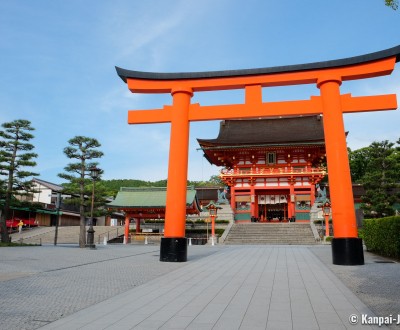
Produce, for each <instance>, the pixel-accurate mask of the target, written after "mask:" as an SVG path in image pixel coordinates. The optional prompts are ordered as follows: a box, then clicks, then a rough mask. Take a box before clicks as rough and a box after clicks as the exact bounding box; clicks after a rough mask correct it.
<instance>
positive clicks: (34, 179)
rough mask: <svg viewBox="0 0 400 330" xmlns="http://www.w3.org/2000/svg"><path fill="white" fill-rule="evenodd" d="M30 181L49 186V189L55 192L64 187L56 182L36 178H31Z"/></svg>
mask: <svg viewBox="0 0 400 330" xmlns="http://www.w3.org/2000/svg"><path fill="white" fill-rule="evenodd" d="M32 181H33V182H36V183H38V184H40V185H42V186H44V187H46V188H49V189H51V190H52V191H55V192H61V191H62V190H63V189H64V187H63V186H60V185H58V184H55V183H51V182H48V181H44V180H40V179H38V178H33V179H32Z"/></svg>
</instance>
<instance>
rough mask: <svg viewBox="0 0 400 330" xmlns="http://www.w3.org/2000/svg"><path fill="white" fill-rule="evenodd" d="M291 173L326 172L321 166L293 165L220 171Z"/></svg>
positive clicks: (238, 173)
mask: <svg viewBox="0 0 400 330" xmlns="http://www.w3.org/2000/svg"><path fill="white" fill-rule="evenodd" d="M293 174H295V175H296V174H322V175H325V174H326V170H325V168H323V167H311V166H304V167H293V166H285V167H271V168H258V167H257V168H254V169H253V168H251V169H250V170H242V169H239V168H236V169H231V170H227V169H223V170H222V171H221V176H223V177H224V176H225V177H226V176H249V175H251V176H266V175H267V176H268V175H271V176H277V175H293Z"/></svg>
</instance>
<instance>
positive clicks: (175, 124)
mask: <svg viewBox="0 0 400 330" xmlns="http://www.w3.org/2000/svg"><path fill="white" fill-rule="evenodd" d="M171 94H172V97H173V109H172V111H171V138H170V149H169V163H168V183H167V204H166V212H165V229H164V236H165V237H163V238H162V239H161V247H160V261H177V262H181V261H186V260H187V242H186V241H187V240H186V238H185V225H186V191H187V169H188V158H189V105H190V99H191V97H192V95H193V92H192V90H191V89H188V88H176V89H174V90H172V93H171Z"/></svg>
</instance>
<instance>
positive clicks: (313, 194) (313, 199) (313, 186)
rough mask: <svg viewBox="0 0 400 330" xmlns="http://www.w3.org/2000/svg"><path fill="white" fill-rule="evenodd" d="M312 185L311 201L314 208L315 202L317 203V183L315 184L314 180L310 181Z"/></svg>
mask: <svg viewBox="0 0 400 330" xmlns="http://www.w3.org/2000/svg"><path fill="white" fill-rule="evenodd" d="M310 184H311V190H310V201H311V206H313V205H314V202H315V183H314V180H310Z"/></svg>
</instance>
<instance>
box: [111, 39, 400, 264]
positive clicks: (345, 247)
mask: <svg viewBox="0 0 400 330" xmlns="http://www.w3.org/2000/svg"><path fill="white" fill-rule="evenodd" d="M399 60H400V46H397V47H394V48H390V49H387V50H383V51H380V52H376V53H371V54H367V55H362V56H356V57H351V58H346V59H340V60H334V61H326V62H316V63H308V64H300V65H290V66H279V67H270V68H260V69H249V70H231V71H215V72H188V73H152V72H139V71H130V70H124V69H121V68H117V73H118V75H119V76H120V77H121V78H122V80H123V81H124V82H126V83H127V85H128V88H129V90H130V91H131V92H133V93H170V94H171V95H172V105H165V106H164V107H163V108H162V109H156V110H151V111H149V110H142V111H129V114H128V123H129V124H146V123H166V122H170V123H171V139H170V153H169V167H168V187H167V206H166V219H165V237H164V238H163V239H162V240H161V248H160V260H161V261H186V260H187V242H186V238H185V191H186V182H187V167H188V152H189V151H188V146H189V123H190V122H191V121H202V120H221V119H222V120H224V119H245V118H265V117H275V116H278V117H279V116H293V115H320V114H322V115H323V117H324V135H325V146H326V154H327V163H328V169H329V186H330V193H331V202H332V219H333V227H334V239H333V240H332V256H333V263H334V264H341V265H358V264H364V254H363V248H362V241H361V239H359V238H358V232H357V226H356V217H355V212H354V201H353V194H352V190H351V189H352V184H351V177H350V169H349V162H348V156H347V146H346V139H345V130H344V122H343V114H344V113H350V112H363V111H377V110H390V109H396V108H397V100H396V95H395V94H390V95H376V96H358V97H353V96H352V95H351V94H341V93H340V85H341V84H342V82H343V81H348V80H357V79H365V78H372V77H378V76H383V75H388V74H390V73H391V72H392V71H393V69H394V66H395V63H396V62H397V61H399ZM299 84H315V85H316V86H317V88H318V89H319V90H320V95H319V96H311V98H310V99H308V100H296V101H281V102H263V98H262V88H268V87H274V86H288V85H299ZM229 89H244V91H245V100H244V103H243V104H228V105H212V106H201V105H200V104H192V103H191V98H192V96H193V93H196V92H205V91H217V90H229Z"/></svg>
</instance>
